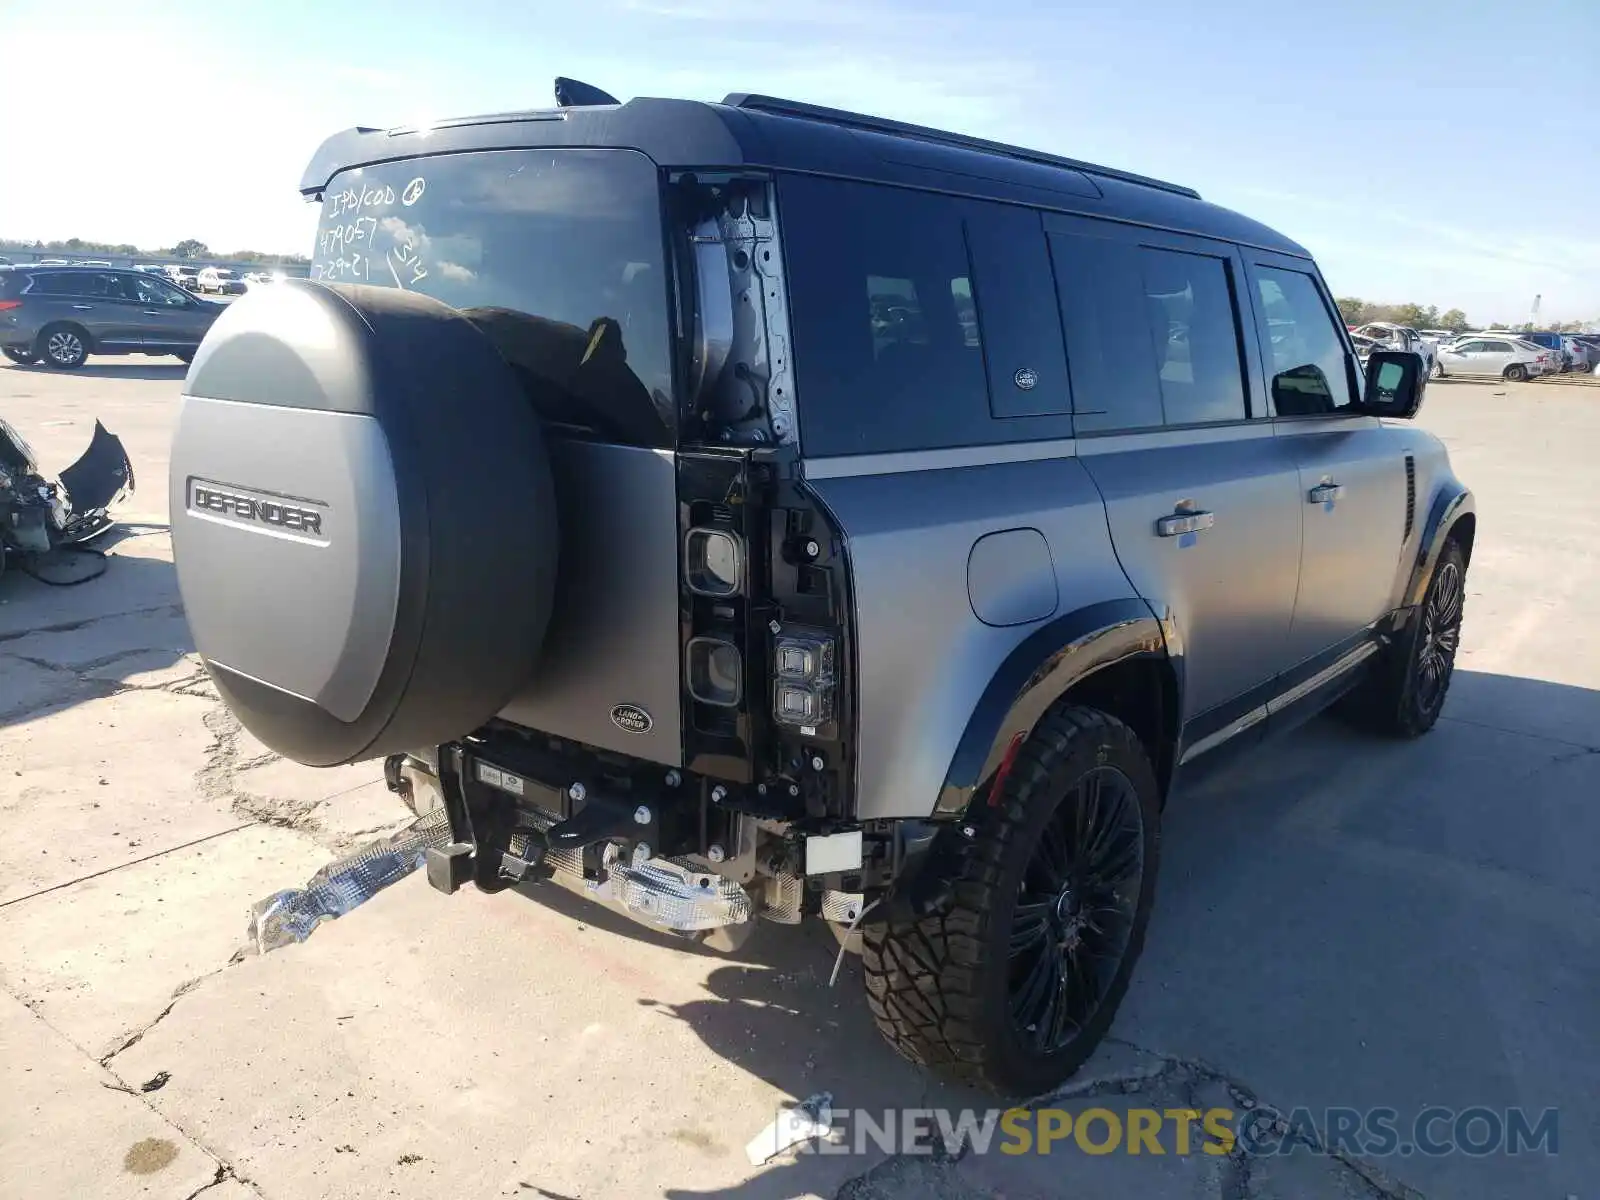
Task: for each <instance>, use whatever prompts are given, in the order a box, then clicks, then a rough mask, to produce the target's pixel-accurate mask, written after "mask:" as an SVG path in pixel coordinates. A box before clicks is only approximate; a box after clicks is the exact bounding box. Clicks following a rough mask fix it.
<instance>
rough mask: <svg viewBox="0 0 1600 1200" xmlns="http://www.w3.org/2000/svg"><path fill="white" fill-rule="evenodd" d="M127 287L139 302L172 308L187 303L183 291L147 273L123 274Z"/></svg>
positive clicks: (181, 306) (187, 300)
mask: <svg viewBox="0 0 1600 1200" xmlns="http://www.w3.org/2000/svg"><path fill="white" fill-rule="evenodd" d="M125 280H126V283H127V286H128V289H129V290H130V291H131V292H132V293H133V298H134V299H135V300H138V301H139V302H140V303H141V304H165V305H168V306H170V307H172V308H184V307H187V305H188V303H189V298H188V297H187V296H186V295H184V293H183V292H181V291H179V290H178V289H177V288H175V287H173V286H172V285H171V284H170V283H162V282H161V281H160V280H159V279H153V278H151V277H150V276H148V275H129V276H125Z"/></svg>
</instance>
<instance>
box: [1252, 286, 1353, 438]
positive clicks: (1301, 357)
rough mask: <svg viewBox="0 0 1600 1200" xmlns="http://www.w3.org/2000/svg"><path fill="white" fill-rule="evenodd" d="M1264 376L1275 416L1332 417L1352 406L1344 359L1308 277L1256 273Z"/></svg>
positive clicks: (1340, 340)
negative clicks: (1263, 345)
mask: <svg viewBox="0 0 1600 1200" xmlns="http://www.w3.org/2000/svg"><path fill="white" fill-rule="evenodd" d="M1256 295H1257V298H1258V299H1259V301H1260V303H1261V319H1262V322H1263V324H1264V326H1265V328H1264V330H1263V334H1264V336H1265V338H1266V346H1265V349H1266V352H1267V353H1266V358H1267V374H1268V376H1269V377H1270V380H1271V382H1270V384H1269V387H1270V389H1271V392H1272V403H1273V407H1274V408H1275V409H1276V410H1277V411H1278V413H1279V414H1280V415H1281V416H1291V417H1293V416H1307V415H1312V414H1316V413H1331V412H1337V411H1339V410H1340V409H1345V408H1348V407H1350V406H1351V405H1352V404H1353V403H1354V402H1355V394H1354V390H1353V381H1352V376H1351V372H1350V368H1349V358H1348V356H1347V355H1346V353H1345V348H1344V339H1343V338H1341V337H1340V336H1339V329H1338V326H1336V325H1335V324H1334V321H1333V317H1332V316H1331V315H1330V313H1329V311H1328V306H1327V305H1326V304H1325V303H1324V302H1323V299H1322V293H1321V292H1320V291H1319V290H1318V288H1317V285H1316V281H1315V280H1313V279H1312V278H1311V276H1309V275H1306V274H1304V273H1302V272H1300V271H1284V270H1279V269H1277V268H1275V267H1258V268H1256Z"/></svg>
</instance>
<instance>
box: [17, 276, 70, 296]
mask: <svg viewBox="0 0 1600 1200" xmlns="http://www.w3.org/2000/svg"><path fill="white" fill-rule="evenodd" d="M76 284H77V281H76V280H75V279H74V278H73V277H72V276H71V275H70V274H68V273H66V272H62V271H48V272H45V273H44V274H41V275H35V276H34V277H33V286H32V287H31V288H29V289H28V290H29V291H30V292H32V293H33V294H34V295H38V296H76V295H78V294H79V293H78V291H77V288H76Z"/></svg>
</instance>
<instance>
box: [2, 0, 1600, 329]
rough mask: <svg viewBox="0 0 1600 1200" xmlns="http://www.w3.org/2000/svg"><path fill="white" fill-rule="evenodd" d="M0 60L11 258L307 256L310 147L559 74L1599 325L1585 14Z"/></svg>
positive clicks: (837, 13)
mask: <svg viewBox="0 0 1600 1200" xmlns="http://www.w3.org/2000/svg"><path fill="white" fill-rule="evenodd" d="M63 13H70V14H71V20H70V21H69V22H66V23H63V21H62V19H61V17H62V15H63ZM0 46H4V48H5V55H4V57H3V60H0V112H4V113H6V114H8V118H7V120H6V124H5V132H4V134H3V135H0V234H3V235H5V236H12V237H68V236H73V235H77V236H81V237H89V238H95V239H101V240H110V241H132V242H136V243H140V244H147V245H148V244H157V243H162V244H171V243H172V242H174V241H177V240H178V239H180V238H184V237H198V238H201V239H202V240H204V241H206V242H208V243H209V244H210V245H211V246H212V247H213V248H216V249H219V250H227V249H234V248H238V247H245V246H250V247H255V248H260V249H274V250H299V251H301V252H305V251H306V250H308V249H309V246H310V235H311V228H312V224H313V220H312V214H311V213H310V212H309V210H307V208H306V207H305V206H304V205H303V204H302V203H301V202H300V199H299V197H298V196H297V194H296V193H295V190H294V189H295V183H296V182H297V180H298V178H299V173H300V170H301V168H302V167H303V166H304V164H305V161H306V160H307V158H308V157H309V156H310V153H311V151H312V150H313V149H314V148H315V147H316V144H317V143H318V142H319V141H320V140H321V138H322V137H323V136H325V135H326V134H328V133H330V132H332V131H334V130H336V129H340V128H343V127H345V126H349V125H353V124H357V123H362V124H374V125H391V124H399V123H402V122H410V121H413V120H416V119H419V118H426V117H429V116H451V115H461V114H465V113H475V112H487V111H496V110H504V109H508V108H519V107H539V106H545V105H547V104H549V103H551V91H550V81H551V79H552V77H553V76H555V75H557V74H566V75H574V76H577V77H579V78H582V79H587V80H589V81H591V82H594V83H597V84H599V85H600V86H602V87H604V88H606V89H607V90H609V91H611V92H613V93H614V94H616V95H619V96H621V97H622V98H624V99H626V98H628V97H630V96H635V95H676V96H685V97H692V98H702V99H717V98H720V97H721V96H722V95H723V94H724V93H726V92H729V91H763V92H769V93H775V94H778V95H788V96H793V97H795V98H799V99H806V100H811V101H814V102H817V103H822V104H831V105H836V106H839V107H844V108H855V109H861V110H865V111H869V112H875V113H879V114H882V115H885V116H893V117H899V118H902V119H905V120H910V121H917V122H920V123H924V124H931V125H939V126H943V127H947V128H952V129H958V130H961V131H964V132H969V133H974V134H980V135H983V136H987V137H993V138H998V139H1003V140H1007V141H1014V142H1019V143H1022V144H1025V145H1031V146H1036V147H1038V148H1040V149H1045V150H1052V151H1056V152H1058V153H1063V154H1069V155H1072V156H1075V157H1078V158H1084V159H1088V160H1090V161H1095V162H1103V163H1106V164H1108V165H1113V166H1119V167H1124V168H1127V169H1130V170H1135V171H1139V172H1143V173H1145V174H1150V175H1156V176H1159V177H1162V178H1166V179H1171V180H1174V181H1177V182H1181V183H1186V184H1189V185H1190V186H1192V187H1196V188H1198V189H1199V190H1200V192H1201V194H1202V195H1204V196H1205V197H1206V198H1207V199H1209V200H1213V201H1215V202H1217V203H1220V204H1224V205H1227V206H1229V207H1232V208H1237V209H1240V210H1242V211H1244V212H1247V213H1249V214H1250V215H1251V216H1254V217H1256V218H1258V219H1260V220H1264V221H1266V222H1267V223H1268V224H1271V225H1273V226H1276V227H1277V228H1279V229H1281V230H1282V231H1283V232H1284V233H1286V234H1288V235H1289V236H1291V237H1293V238H1295V239H1296V240H1298V241H1300V242H1301V243H1303V244H1304V245H1306V246H1308V247H1309V248H1310V249H1311V250H1312V251H1313V252H1314V253H1315V254H1316V255H1317V258H1318V260H1319V261H1320V262H1321V264H1322V268H1323V271H1324V273H1325V274H1326V275H1327V277H1328V280H1329V282H1330V284H1331V285H1332V287H1333V289H1334V291H1335V292H1336V293H1338V294H1340V295H1352V294H1353V295H1358V296H1361V297H1362V298H1364V299H1368V300H1378V301H1389V302H1402V301H1408V300H1414V301H1416V302H1418V303H1421V304H1424V305H1426V304H1438V305H1439V306H1441V307H1445V308H1447V307H1451V306H1459V307H1461V308H1463V309H1465V310H1466V311H1467V313H1468V315H1469V316H1471V317H1472V318H1474V319H1475V320H1478V321H1488V320H1503V321H1509V320H1519V321H1520V320H1523V319H1526V317H1527V314H1528V310H1529V307H1530V305H1531V302H1532V299H1533V297H1534V295H1535V294H1536V293H1537V294H1541V295H1542V296H1543V305H1542V313H1543V315H1544V316H1545V317H1547V318H1551V319H1588V320H1595V321H1597V322H1600V4H1597V3H1596V0H1527V2H1525V3H1520V4H1516V5H1501V4H1489V3H1487V2H1486V0H1465V2H1462V0H1455V2H1454V3H1432V2H1430V0H1384V2H1379V3H1369V2H1368V0H1344V2H1342V3H1338V4H1317V3H1310V4H1308V3H1303V2H1299V0H1273V2H1271V3H1261V2H1257V0H1210V2H1209V3H1204V4H1198V3H1194V4H1191V3H1184V2H1181V0H1144V2H1142V3H1141V2H1139V0H1133V2H1131V3H1130V2H1127V0H1123V2H1121V3H1115V4H1111V3H1108V4H1093V5H1089V4H1073V3H1070V2H1066V3H1062V2H1060V0H1058V2H1057V3H1053V4H1051V3H1040V4H1038V5H1029V4H1026V3H1018V2H1016V0H983V2H982V3H973V2H972V0H963V2H960V3H955V2H950V0H917V2H913V0H811V2H809V3H804V4H789V3H769V4H760V3H750V2H749V0H745V2H743V3H735V2H734V0H584V2H582V3H570V2H561V3H552V2H549V0H535V2H533V3H520V4H517V3H511V2H509V0H503V2H500V3H495V2H494V0H452V2H451V3H449V4H440V3H438V2H437V0H434V2H431V3H413V2H411V0H386V2H384V3H369V2H366V0H343V2H342V3H341V2H328V0H320V2H317V3H310V2H306V0H269V2H262V3H252V2H246V0H236V2H232V3H220V4H219V3H216V2H215V0H201V2H197V3H191V2H190V0H146V2H144V3H128V2H127V0H120V2H112V3H106V2H104V0H73V3H72V4H70V5H66V6H64V5H63V4H62V0H0ZM21 114H34V115H36V116H37V118H38V119H36V120H28V121H18V120H17V119H16V118H17V117H18V116H19V115H21Z"/></svg>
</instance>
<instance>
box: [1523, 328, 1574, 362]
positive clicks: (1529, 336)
mask: <svg viewBox="0 0 1600 1200" xmlns="http://www.w3.org/2000/svg"><path fill="white" fill-rule="evenodd" d="M1522 339H1523V341H1527V342H1532V343H1533V344H1534V345H1536V346H1543V347H1544V348H1545V349H1546V350H1548V351H1550V352H1551V353H1552V354H1553V355H1555V357H1556V362H1557V370H1561V371H1570V370H1571V369H1572V352H1571V351H1570V350H1568V349H1567V344H1566V339H1565V338H1564V337H1563V335H1561V334H1559V333H1554V332H1551V331H1547V330H1541V331H1539V332H1537V333H1524V334H1523V335H1522Z"/></svg>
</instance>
